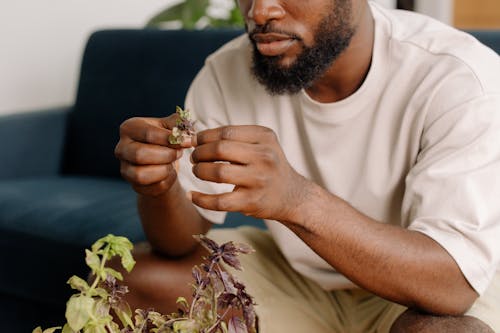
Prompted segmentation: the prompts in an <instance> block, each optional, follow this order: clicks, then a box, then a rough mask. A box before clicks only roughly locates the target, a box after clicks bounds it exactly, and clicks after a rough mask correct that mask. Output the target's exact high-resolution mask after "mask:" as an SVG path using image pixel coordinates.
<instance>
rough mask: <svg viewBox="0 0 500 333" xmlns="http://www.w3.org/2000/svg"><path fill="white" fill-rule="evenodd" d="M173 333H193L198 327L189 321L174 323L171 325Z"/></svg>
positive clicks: (192, 321)
mask: <svg viewBox="0 0 500 333" xmlns="http://www.w3.org/2000/svg"><path fill="white" fill-rule="evenodd" d="M173 329H174V333H195V332H198V330H199V325H198V324H197V323H196V322H195V321H194V320H191V319H186V320H180V321H176V322H175V323H174V325H173Z"/></svg>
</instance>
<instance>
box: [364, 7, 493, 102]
mask: <svg viewBox="0 0 500 333" xmlns="http://www.w3.org/2000/svg"><path fill="white" fill-rule="evenodd" d="M372 9H373V12H374V14H375V17H376V19H377V20H378V21H379V24H380V25H382V26H383V30H384V33H385V34H386V36H387V38H388V39H389V42H388V45H389V47H390V54H391V56H392V57H394V58H395V59H402V58H404V59H405V60H406V61H407V62H411V63H412V64H413V65H414V66H415V68H417V69H418V70H420V71H429V73H430V72H432V73H438V74H439V77H440V79H443V78H446V77H448V78H453V80H456V79H457V78H462V79H465V80H467V81H468V84H470V85H474V86H475V88H477V92H478V94H488V93H500V80H499V78H500V57H499V56H498V54H496V53H495V52H494V51H493V50H491V49H490V48H488V47H487V46H485V45H483V44H481V43H480V42H479V41H478V40H477V39H476V38H474V37H473V36H472V35H470V34H468V33H466V32H464V31H460V30H457V29H455V28H453V27H450V26H447V25H445V24H443V23H441V22H439V21H437V20H435V19H432V18H430V17H427V16H424V15H421V14H417V13H413V12H407V11H401V10H387V9H383V8H381V7H380V6H378V5H374V4H372ZM431 70H432V71H431ZM459 81H462V80H459ZM456 82H458V81H456ZM461 84H463V81H462V83H461Z"/></svg>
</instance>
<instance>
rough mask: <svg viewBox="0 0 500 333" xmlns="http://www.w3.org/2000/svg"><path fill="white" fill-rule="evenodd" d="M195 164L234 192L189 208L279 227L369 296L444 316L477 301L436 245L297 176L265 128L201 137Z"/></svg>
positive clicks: (198, 199)
mask: <svg viewBox="0 0 500 333" xmlns="http://www.w3.org/2000/svg"><path fill="white" fill-rule="evenodd" d="M192 160H193V162H194V165H193V173H194V174H195V175H196V176H197V177H199V178H200V179H204V180H208V181H214V182H220V183H230V184H234V185H236V187H235V189H234V190H233V192H230V193H223V194H219V195H207V194H202V193H198V192H193V193H192V200H193V203H195V204H196V205H198V206H200V207H203V208H207V209H212V210H223V211H240V212H242V213H244V214H247V215H251V216H254V217H257V218H264V219H271V220H276V221H279V222H281V223H282V224H283V225H285V226H287V227H288V228H289V229H291V230H292V231H293V232H294V233H295V234H297V236H299V237H300V238H301V239H302V240H304V241H305V243H306V244H308V245H309V246H310V247H311V248H312V249H313V250H314V251H315V252H316V253H317V254H318V255H320V256H321V257H322V258H323V259H325V260H326V261H327V262H328V263H330V264H331V265H332V266H333V267H334V268H335V269H336V270H337V271H339V272H340V273H342V274H344V275H345V276H346V277H348V278H349V279H350V280H352V281H353V282H355V283H356V284H358V285H359V286H361V287H363V288H365V289H366V290H368V291H371V292H373V293H374V294H377V295H379V296H381V297H383V298H385V299H388V300H391V301H394V302H397V303H400V304H403V305H406V306H408V307H412V308H417V309H420V310H423V311H426V312H429V313H433V314H446V315H460V314H462V313H464V312H465V311H466V310H467V309H468V308H469V307H470V306H471V304H472V303H473V301H474V300H475V299H476V298H477V296H478V295H477V294H476V292H475V291H474V290H473V289H472V287H471V286H470V285H469V284H468V282H467V281H466V279H465V278H464V276H463V274H462V273H461V271H460V269H459V267H458V265H457V264H456V262H455V261H454V260H453V258H452V257H451V256H450V255H449V254H448V252H446V250H445V249H444V248H442V247H441V246H440V245H439V244H438V243H436V242H435V241H434V240H432V239H431V238H429V237H427V236H426V235H424V234H422V233H419V232H414V231H410V230H407V229H404V228H401V227H395V226H392V225H389V224H384V223H380V222H378V221H375V220H373V219H371V218H370V217H368V216H366V215H364V214H362V213H360V212H359V211H357V210H356V209H354V208H353V207H352V206H350V205H349V204H348V203H347V202H345V201H343V200H342V199H341V198H339V197H337V196H335V195H333V194H331V193H329V192H328V191H326V190H324V189H322V188H321V187H319V186H318V185H316V184H314V183H312V182H310V181H308V180H306V179H305V178H304V177H302V176H301V175H299V174H298V173H297V172H296V171H295V170H294V169H293V168H292V167H291V166H290V165H289V163H288V161H287V160H286V157H285V156H284V153H283V151H282V150H281V148H280V146H279V143H278V142H277V139H276V136H275V135H274V133H273V132H272V131H271V130H270V129H267V128H263V127H259V126H231V127H222V128H218V129H212V130H207V131H204V132H201V133H199V134H198V136H197V147H196V149H195V150H194V152H193V155H192ZM217 161H226V162H230V163H214V162H217ZM443 277H446V278H443Z"/></svg>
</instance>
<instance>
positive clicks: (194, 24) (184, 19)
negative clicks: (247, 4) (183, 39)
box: [147, 0, 244, 30]
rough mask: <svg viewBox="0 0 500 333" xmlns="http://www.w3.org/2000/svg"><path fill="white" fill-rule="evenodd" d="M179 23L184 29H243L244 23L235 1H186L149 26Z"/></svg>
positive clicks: (168, 10) (163, 14) (153, 19)
mask: <svg viewBox="0 0 500 333" xmlns="http://www.w3.org/2000/svg"><path fill="white" fill-rule="evenodd" d="M168 23H170V24H172V23H178V24H179V27H180V28H183V29H188V30H192V29H202V28H242V27H243V26H244V21H243V18H242V16H241V13H240V11H239V9H238V6H237V5H236V2H235V0H184V2H182V3H179V4H177V5H174V6H171V7H168V8H166V9H165V10H163V11H161V12H160V13H158V14H157V15H155V16H154V17H153V18H151V19H150V20H149V22H148V23H147V26H149V27H161V26H163V25H165V24H168Z"/></svg>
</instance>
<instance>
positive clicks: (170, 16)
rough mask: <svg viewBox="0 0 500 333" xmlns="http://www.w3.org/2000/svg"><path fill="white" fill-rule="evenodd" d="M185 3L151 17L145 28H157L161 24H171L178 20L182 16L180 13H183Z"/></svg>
mask: <svg viewBox="0 0 500 333" xmlns="http://www.w3.org/2000/svg"><path fill="white" fill-rule="evenodd" d="M185 6H186V3H180V4H177V5H175V6H172V7H168V8H166V9H164V10H163V11H161V12H160V13H158V14H156V15H155V16H153V17H152V18H151V19H150V20H149V22H148V23H147V24H146V26H149V27H155V26H158V25H159V24H160V23H162V22H172V21H177V20H180V18H181V16H182V12H183V11H184V7H185Z"/></svg>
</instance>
